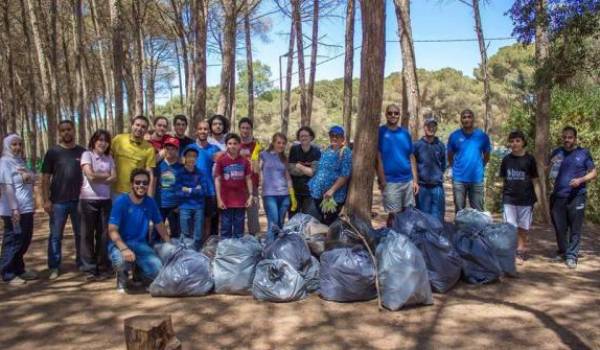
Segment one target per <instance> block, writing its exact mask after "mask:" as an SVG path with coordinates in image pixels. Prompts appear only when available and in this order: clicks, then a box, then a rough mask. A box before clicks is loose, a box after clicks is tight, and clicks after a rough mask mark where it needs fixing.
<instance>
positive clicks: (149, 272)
mask: <svg viewBox="0 0 600 350" xmlns="http://www.w3.org/2000/svg"><path fill="white" fill-rule="evenodd" d="M130 183H131V192H129V193H124V194H122V195H120V196H119V197H118V198H117V199H116V201H115V203H114V204H113V207H112V210H111V212H110V218H109V221H108V224H109V225H108V234H109V237H110V242H109V243H108V254H109V256H110V260H111V261H112V264H113V267H114V269H115V271H116V272H117V290H118V291H119V292H125V291H126V288H127V284H128V282H129V270H130V269H131V268H132V267H133V266H134V265H135V267H136V268H137V269H138V270H139V271H140V272H141V273H142V277H143V278H144V279H145V281H146V282H149V281H152V280H154V278H155V277H156V275H158V272H159V271H160V268H161V267H162V263H161V261H160V259H159V257H158V255H156V253H155V252H154V250H153V249H152V248H151V247H150V245H149V244H148V229H149V225H150V221H152V223H153V224H154V227H155V228H156V231H157V232H158V234H159V235H160V237H161V238H162V239H163V240H164V241H165V242H168V241H170V237H169V235H168V233H167V230H166V229H165V226H164V224H163V221H162V217H161V215H160V211H159V210H158V206H157V205H156V202H155V201H154V199H152V198H151V197H149V196H148V195H147V193H148V186H149V185H150V174H149V173H148V171H147V170H145V169H134V170H133V171H132V172H131V176H130Z"/></svg>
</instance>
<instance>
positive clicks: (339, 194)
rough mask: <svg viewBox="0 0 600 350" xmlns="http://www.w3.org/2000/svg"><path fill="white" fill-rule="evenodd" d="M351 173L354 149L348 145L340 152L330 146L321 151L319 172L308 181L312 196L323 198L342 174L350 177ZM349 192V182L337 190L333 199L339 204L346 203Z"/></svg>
mask: <svg viewBox="0 0 600 350" xmlns="http://www.w3.org/2000/svg"><path fill="white" fill-rule="evenodd" d="M351 173H352V150H351V149H350V148H348V147H344V149H343V151H342V152H341V154H340V151H339V150H334V149H333V148H331V147H328V148H327V149H326V150H325V151H324V152H323V153H321V160H320V161H319V167H318V168H317V172H316V174H315V175H314V176H313V177H312V178H311V179H310V181H309V182H308V188H309V189H310V195H311V197H312V198H315V199H320V198H323V195H324V194H325V192H327V191H328V190H329V189H330V188H331V186H333V184H334V183H335V181H336V180H337V179H338V178H339V177H340V176H345V177H349V176H350V174H351ZM347 192H348V182H346V184H345V185H344V186H342V187H341V188H339V189H338V190H337V191H335V193H334V194H333V199H334V200H335V201H336V202H337V203H338V204H341V203H344V201H345V200H346V193H347Z"/></svg>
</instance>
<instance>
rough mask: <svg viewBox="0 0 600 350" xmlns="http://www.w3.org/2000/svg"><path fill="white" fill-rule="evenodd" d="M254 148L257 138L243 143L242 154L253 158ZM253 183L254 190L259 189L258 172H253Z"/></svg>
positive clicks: (247, 157)
mask: <svg viewBox="0 0 600 350" xmlns="http://www.w3.org/2000/svg"><path fill="white" fill-rule="evenodd" d="M254 148H256V140H254V139H253V140H252V142H248V143H243V142H242V143H241V148H240V156H242V157H244V158H246V159H248V160H249V161H250V160H251V159H250V158H251V157H252V153H254ZM252 185H253V186H254V190H258V173H255V172H253V173H252Z"/></svg>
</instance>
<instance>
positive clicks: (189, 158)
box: [183, 151, 198, 168]
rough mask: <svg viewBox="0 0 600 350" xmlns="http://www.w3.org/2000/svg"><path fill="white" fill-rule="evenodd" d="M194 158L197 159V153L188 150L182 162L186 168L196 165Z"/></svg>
mask: <svg viewBox="0 0 600 350" xmlns="http://www.w3.org/2000/svg"><path fill="white" fill-rule="evenodd" d="M196 159H198V154H197V153H196V152H193V151H189V152H188V153H186V154H185V157H184V158H183V164H184V165H185V166H186V167H188V168H191V167H194V166H195V165H196Z"/></svg>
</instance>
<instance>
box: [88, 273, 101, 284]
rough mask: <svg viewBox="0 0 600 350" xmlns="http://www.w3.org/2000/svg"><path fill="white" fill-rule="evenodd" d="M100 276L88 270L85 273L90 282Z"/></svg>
mask: <svg viewBox="0 0 600 350" xmlns="http://www.w3.org/2000/svg"><path fill="white" fill-rule="evenodd" d="M98 277H99V275H97V274H96V273H94V272H86V273H85V280H86V281H88V282H93V281H97V280H98Z"/></svg>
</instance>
